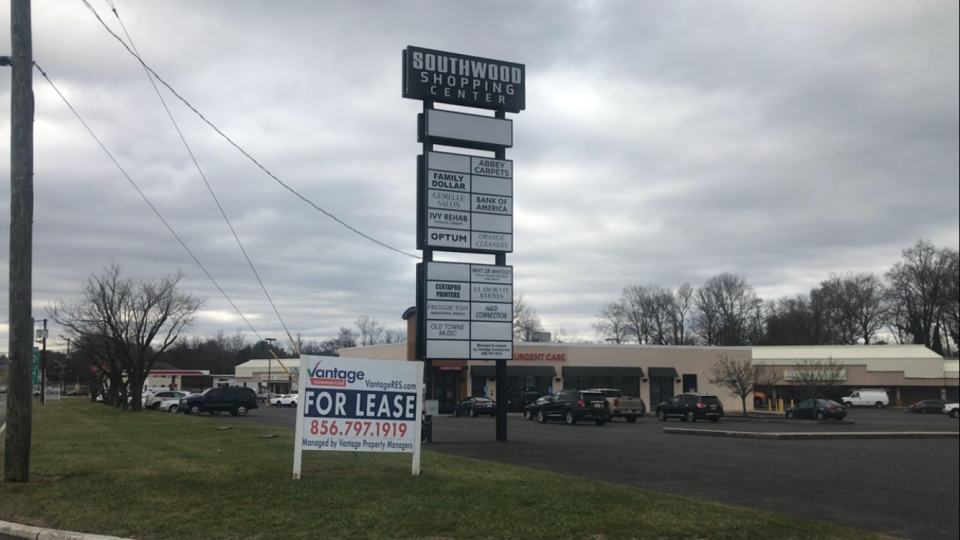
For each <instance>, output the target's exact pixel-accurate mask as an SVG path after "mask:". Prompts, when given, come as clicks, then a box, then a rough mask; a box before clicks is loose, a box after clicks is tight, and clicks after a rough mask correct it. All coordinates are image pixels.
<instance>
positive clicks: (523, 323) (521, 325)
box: [513, 294, 543, 341]
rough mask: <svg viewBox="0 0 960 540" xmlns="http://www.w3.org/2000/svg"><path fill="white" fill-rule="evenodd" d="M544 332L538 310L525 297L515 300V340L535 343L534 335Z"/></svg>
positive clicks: (517, 297) (521, 296) (518, 297)
mask: <svg viewBox="0 0 960 540" xmlns="http://www.w3.org/2000/svg"><path fill="white" fill-rule="evenodd" d="M538 332H543V324H542V323H541V322H540V316H539V315H537V310H536V309H535V308H534V307H533V306H532V305H530V303H529V302H527V301H526V300H524V298H523V295H522V294H521V295H520V296H515V297H514V298H513V340H514V341H533V334H535V333H538Z"/></svg>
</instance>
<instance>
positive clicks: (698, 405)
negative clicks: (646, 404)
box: [657, 393, 723, 424]
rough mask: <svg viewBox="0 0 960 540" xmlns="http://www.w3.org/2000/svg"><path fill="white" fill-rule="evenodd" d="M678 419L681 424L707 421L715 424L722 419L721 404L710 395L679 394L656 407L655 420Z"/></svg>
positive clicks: (715, 397)
mask: <svg viewBox="0 0 960 540" xmlns="http://www.w3.org/2000/svg"><path fill="white" fill-rule="evenodd" d="M668 418H679V419H680V420H682V421H683V422H696V421H697V420H709V421H711V422H713V423H714V424H716V423H717V422H719V421H720V419H721V418H723V403H720V399H719V398H717V396H714V395H711V394H694V393H689V394H680V395H679V396H674V397H673V398H671V399H670V400H668V401H665V402H663V403H661V404H659V405H657V420H660V421H661V422H666V421H667V419H668Z"/></svg>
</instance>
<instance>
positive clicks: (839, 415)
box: [784, 399, 847, 420]
mask: <svg viewBox="0 0 960 540" xmlns="http://www.w3.org/2000/svg"><path fill="white" fill-rule="evenodd" d="M784 416H786V417H787V418H790V419H795V418H799V419H805V420H826V419H828V418H832V419H834V420H843V419H844V418H846V417H847V409H846V407H844V406H843V405H841V404H840V403H837V402H836V401H831V400H829V399H818V400H817V405H816V407H814V405H813V400H812V399H807V400H804V401H801V402H800V403H798V404H796V405H794V406H793V407H790V408H789V409H787V410H786V412H785V413H784Z"/></svg>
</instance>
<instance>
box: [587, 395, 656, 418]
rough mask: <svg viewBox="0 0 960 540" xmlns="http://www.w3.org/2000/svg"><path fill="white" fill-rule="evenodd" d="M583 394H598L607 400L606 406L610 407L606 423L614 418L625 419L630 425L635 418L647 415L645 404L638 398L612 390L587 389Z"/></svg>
mask: <svg viewBox="0 0 960 540" xmlns="http://www.w3.org/2000/svg"><path fill="white" fill-rule="evenodd" d="M585 392H600V393H601V394H603V395H604V396H605V397H606V398H607V406H608V407H610V416H608V417H607V422H609V421H610V420H612V419H613V418H614V417H616V418H626V419H627V422H630V423H631V424H632V423H634V422H636V421H637V418H643V415H645V414H647V404H646V403H644V402H643V400H642V399H640V398H633V397H627V396H624V395H623V393H622V392H620V391H619V390H615V389H613V388H589V389H587V390H585Z"/></svg>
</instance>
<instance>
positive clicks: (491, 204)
mask: <svg viewBox="0 0 960 540" xmlns="http://www.w3.org/2000/svg"><path fill="white" fill-rule="evenodd" d="M403 97H405V98H408V99H416V100H420V101H422V102H423V113H421V114H420V115H418V118H417V120H418V130H417V135H418V142H420V143H423V153H422V154H420V155H419V156H418V158H417V249H419V250H421V251H423V261H424V262H423V263H420V264H418V265H417V343H416V346H417V358H418V359H421V360H424V361H425V362H426V363H427V365H426V368H427V377H428V378H429V377H430V375H429V369H430V364H431V361H432V360H483V361H496V362H497V374H498V377H497V379H498V380H497V385H498V387H499V388H501V389H503V388H505V387H506V381H505V380H501V378H503V379H505V377H506V375H505V374H506V361H508V360H511V359H512V358H513V284H514V276H513V267H511V266H507V262H506V261H507V254H508V253H513V246H514V231H513V205H514V201H513V192H514V190H513V182H514V169H513V162H512V161H510V160H507V159H506V151H507V149H508V148H513V121H512V120H509V119H507V117H506V114H507V113H519V112H521V111H523V110H524V109H526V68H525V66H523V65H522V64H516V63H513V62H504V61H500V60H490V59H487V58H478V57H474V56H465V55H462V54H455V53H449V52H442V51H435V50H430V49H423V48H420V47H407V48H406V49H405V50H404V51H403ZM437 103H442V104H449V105H458V106H460V107H469V108H473V109H481V110H478V111H476V114H474V113H465V112H461V111H459V110H456V111H454V110H445V109H437V108H435V107H434V105H435V104H437ZM489 111H493V114H492V115H491V114H490V113H489ZM485 112H486V114H484V113H485ZM436 146H443V147H449V148H448V149H444V150H436V149H435V147H436ZM460 148H463V149H469V150H471V151H472V152H470V153H458V152H457V149H460ZM491 154H492V155H491ZM436 252H451V253H466V254H476V255H483V256H491V255H492V256H493V257H494V261H493V262H494V264H492V265H491V264H489V262H490V261H489V260H487V261H482V260H478V261H476V263H475V264H474V263H472V262H471V263H464V262H457V263H453V262H441V261H436V260H434V254H435V253H436ZM501 375H503V377H501ZM428 387H429V383H428ZM503 395H504V397H506V394H505V393H504V394H503ZM502 405H503V406H502V407H501V408H502V409H503V411H502V413H501V414H499V415H498V422H497V433H498V435H497V438H498V439H500V440H506V402H505V401H503V402H502ZM498 410H499V408H498ZM500 416H502V418H500ZM501 424H502V437H501Z"/></svg>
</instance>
